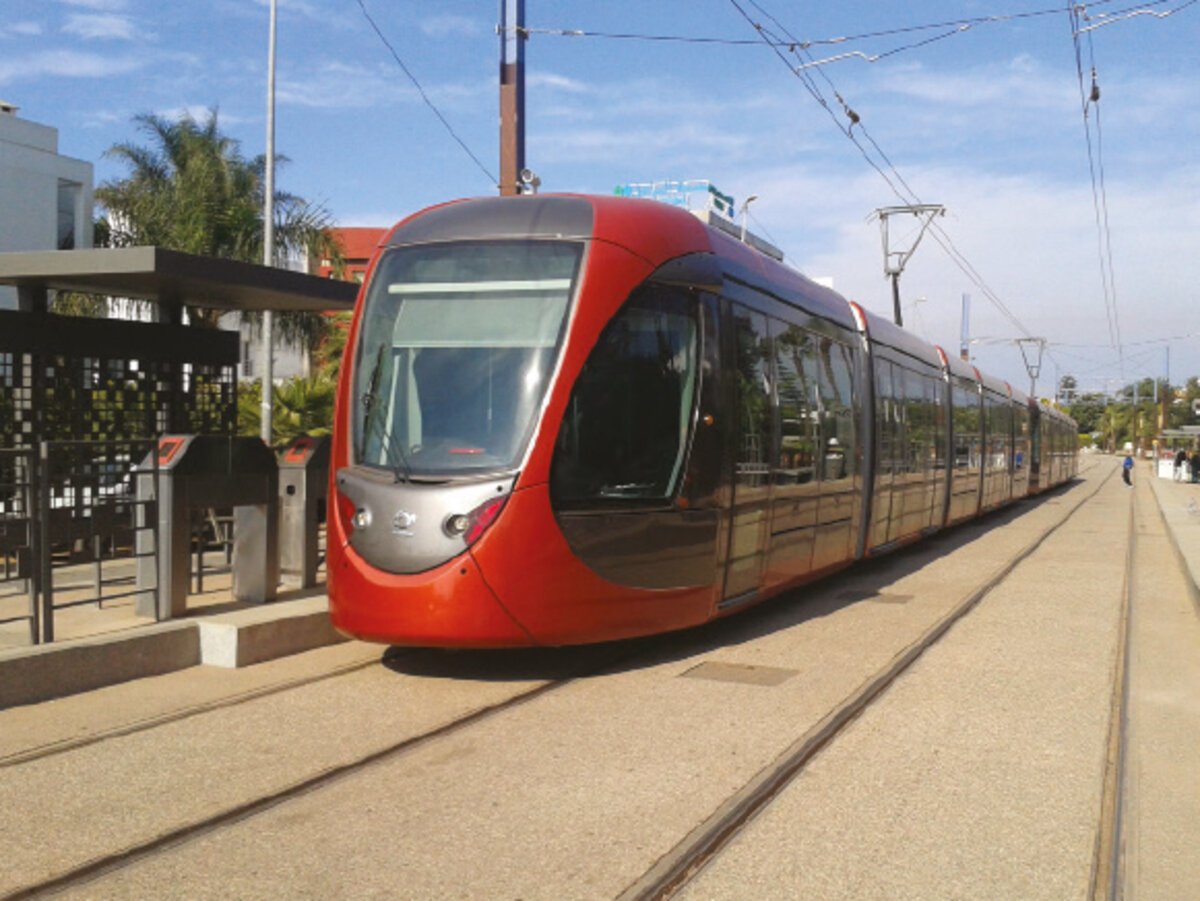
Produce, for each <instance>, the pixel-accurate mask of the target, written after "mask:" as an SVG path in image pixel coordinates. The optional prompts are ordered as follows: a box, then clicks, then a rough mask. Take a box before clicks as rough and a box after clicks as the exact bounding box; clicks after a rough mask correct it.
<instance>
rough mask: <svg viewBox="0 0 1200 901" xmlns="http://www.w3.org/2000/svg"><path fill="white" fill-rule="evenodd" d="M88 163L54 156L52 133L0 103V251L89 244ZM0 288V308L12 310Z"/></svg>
mask: <svg viewBox="0 0 1200 901" xmlns="http://www.w3.org/2000/svg"><path fill="white" fill-rule="evenodd" d="M92 177H93V176H92V164H91V163H85V162H84V161H83V160H76V159H72V158H71V157H68V156H62V155H60V154H59V152H58V129H56V128H51V127H49V126H48V125H39V124H37V123H36V122H29V121H27V120H25V119H21V118H18V117H17V107H15V106H13V105H12V104H11V103H5V102H4V101H2V100H0V252H7V251H16V250H56V249H58V250H69V249H71V248H76V247H79V248H85V247H91V246H92ZM16 305H17V292H16V289H15V288H10V287H8V286H6V285H0V309H15V308H16Z"/></svg>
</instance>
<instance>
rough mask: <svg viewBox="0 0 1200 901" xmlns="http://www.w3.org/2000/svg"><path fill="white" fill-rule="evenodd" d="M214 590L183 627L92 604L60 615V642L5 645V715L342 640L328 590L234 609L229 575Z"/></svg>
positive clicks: (0, 705) (197, 602)
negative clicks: (124, 685) (331, 613)
mask: <svg viewBox="0 0 1200 901" xmlns="http://www.w3.org/2000/svg"><path fill="white" fill-rule="evenodd" d="M208 586H209V587H208V590H207V591H205V592H204V593H203V594H202V595H198V596H195V597H194V598H193V597H189V608H190V609H189V615H188V616H187V617H185V618H181V619H178V620H171V621H167V622H162V623H155V622H153V621H152V620H148V619H147V618H145V617H139V616H137V615H136V613H135V611H134V608H133V604H132V602H128V601H127V602H124V603H118V604H109V605H108V606H106V607H103V608H99V607H97V606H95V605H88V606H86V607H77V608H69V609H67V610H63V611H59V612H58V613H57V614H56V616H55V630H56V633H57V634H58V635H59V636H61V637H62V640H60V641H55V642H53V643H51V644H43V645H36V646H33V647H28V646H26V647H11V646H10V647H4V646H3V644H0V709H4V708H7V707H15V706H18V705H22V704H37V703H40V702H42V701H47V700H50V699H53V698H60V697H64V696H66V695H70V694H77V693H79V692H86V691H92V690H95V689H97V688H102V687H104V686H106V685H115V684H117V683H119V682H126V681H129V680H131V679H140V678H144V677H147V676H158V675H162V674H164V673H170V672H174V671H177V670H181V669H187V668H188V667H193V666H202V665H203V666H218V667H227V668H228V667H243V666H251V665H253V664H255V663H261V662H263V661H266V660H273V659H276V658H278V657H284V656H288V655H291V654H298V653H300V652H302V651H307V650H311V649H313V648H317V647H323V646H325V645H330V644H335V643H337V642H340V641H343V640H344V638H343V636H341V635H339V634H338V633H337V632H336V631H334V629H333V627H332V626H331V625H330V624H329V616H328V612H327V611H328V601H327V599H326V596H325V589H324V585H318V586H317V587H316V588H313V589H308V590H304V591H291V592H288V591H284V592H283V593H282V594H281V595H280V600H278V601H275V602H273V603H270V604H246V603H238V602H235V601H234V600H233V598H232V595H231V594H230V590H229V578H228V574H223V575H222V574H218V575H217V576H216V577H215V578H210V579H209V580H208ZM19 628H20V629H22V630H23V629H24V628H25V626H24V624H21V625H20V627H19ZM10 631H11V632H13V633H15V630H10ZM7 637H8V639H9V644H10V645H11V643H12V639H13V634H9V635H8V636H7ZM26 640H27V639H26Z"/></svg>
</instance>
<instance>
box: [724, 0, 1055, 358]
mask: <svg viewBox="0 0 1200 901" xmlns="http://www.w3.org/2000/svg"><path fill="white" fill-rule="evenodd" d="M748 2H749V3H750V4H751V5H753V6H754V8H755V9H756V10H758V11H759V12H760V13H761V14H762V15H763V16H765V17H766V18H767V19H769V20H770V21H771V22H772V23H773V25H774V26H775V28H777V29H779V30H780V31H781V32H782V33H783V34H784V35H785V36H786V37H787V40H783V39H780V38H779V37H778V36H776V35H774V34H772V31H771V29H769V28H767V26H765V25H764V24H763V23H761V22H757V21H755V19H754V17H752V16H751V15H750V14H749V13H748V12H747V11H746V9H745V7H743V6H742V3H741V2H740V0H730V3H731V4H732V5H733V7H734V8H735V9H736V10H737V11H738V12H739V13H740V14H741V15H742V17H743V18H744V19H746V21H747V22H748V23H749V24H750V25H751V27H753V28H754V29H755V30H756V31H758V32H759V34H760V35H763V36H764V38H766V39H767V40H766V43H768V44H769V45H770V46H771V49H772V50H773V51H774V52H775V54H776V56H778V57H779V58H780V59H781V60H782V61H783V63H784V64H785V65H787V67H788V69H789V70H790V71H791V72H792V73H793V74H794V75H796V77H797V78H799V79H800V81H801V83H802V84H803V85H804V87H805V89H806V90H807V91H808V93H809V94H810V95H811V96H812V97H813V99H814V100H816V102H817V103H818V104H820V106H821V107H822V108H824V109H825V111H826V112H827V113H828V114H829V115H830V117H831V118H832V119H833V122H834V125H835V126H836V127H837V128H838V130H839V131H841V132H842V134H843V135H844V136H845V137H846V138H847V139H848V140H849V141H850V142H851V143H852V144H854V145H855V147H857V148H858V151H859V153H860V154H861V155H862V157H863V159H864V160H865V161H866V162H867V164H868V165H870V166H871V168H872V169H874V170H875V171H876V172H877V173H878V174H879V176H880V177H881V178H882V179H883V180H884V182H885V183H886V184H887V185H888V187H889V188H890V189H891V190H892V193H893V194H895V195H896V197H897V198H899V199H900V200H901V202H903V203H905V204H920V203H921V199H920V197H919V196H918V195H917V193H916V191H914V190H913V189H912V187H911V186H910V185H909V184H908V183H907V182H906V181H905V179H904V177H903V175H901V173H900V171H899V170H898V169H897V168H896V166H895V164H894V163H893V162H892V161H891V159H890V158H889V157H888V155H887V154H886V153H885V152H884V150H883V148H882V147H880V146H879V144H878V142H877V141H875V139H874V138H873V137H872V136H871V134H870V131H869V130H868V129H867V128H866V126H865V125H863V124H862V118H861V116H859V114H858V113H857V112H855V111H854V110H853V109H852V108H851V107H850V105H849V104H848V103H847V102H846V100H845V99H844V98H843V97H842V95H841V93H840V92H839V91H838V90H837V88H836V86H835V85H834V84H833V81H832V79H830V77H829V75H828V73H826V72H825V71H824V69H823V68H820V67H818V68H817V69H816V71H817V72H818V73H820V75H821V77H822V78H823V79H824V80H825V82H826V83H827V84H828V86H829V88H830V90H831V91H832V92H833V96H834V98H835V99H836V101H837V103H838V104H839V105H840V106H841V108H842V112H843V114H844V115H845V117H846V119H847V120H848V121H849V123H850V124H849V125H843V124H842V122H841V121H840V120H839V119H838V116H837V113H836V112H835V111H834V109H833V108H832V106H831V104H830V101H829V99H828V98H827V97H826V96H825V94H824V93H823V92H822V90H821V88H820V86H819V85H818V84H817V83H816V81H815V79H814V78H813V76H812V74H811V67H810V68H797V67H795V66H793V65H792V63H791V62H790V61H789V59H788V58H787V56H786V55H784V53H783V52H782V51H781V49H780V48H782V47H787V48H789V50H791V51H793V52H796V53H797V55H799V54H804V53H807V49H806V48H804V47H802V46H801V44H802V43H803V42H801V41H799V40H796V39H795V38H794V36H792V35H791V34H790V32H789V31H788V29H787V27H786V26H784V25H783V24H782V23H781V22H780V21H779V20H778V19H777V18H776V17H775V16H774V15H773V14H772V13H770V12H769V11H768V10H766V9H765V8H764V7H763V6H762V4H761V3H759V2H758V0H748ZM772 38H773V40H772ZM856 130H857V131H860V132H862V134H863V136H864V137H865V138H866V139H867V141H868V142H869V143H870V145H871V147H872V148H873V149H874V151H875V153H876V154H877V155H878V157H879V159H880V160H882V162H883V164H884V165H886V167H887V169H888V170H890V171H891V172H892V173H893V175H894V179H893V177H892V176H891V175H889V174H888V172H887V171H885V170H884V167H883V165H880V163H879V162H878V161H876V160H875V159H874V158H872V156H871V153H870V152H868V150H867V148H866V147H864V146H863V145H862V143H861V142H860V141H859V140H858V138H857V136H856V135H855V131H856ZM897 183H898V184H897ZM898 185H899V186H898ZM930 232H931V234H932V235H933V238H934V240H935V242H936V243H938V245H939V246H941V248H942V250H943V251H945V253H946V254H947V256H949V258H950V260H951V262H953V263H954V264H955V265H956V266H957V267H958V268H959V269H960V270H961V271H962V272H963V273H964V275H966V276H967V278H968V280H969V281H970V282H971V283H972V284H974V285H975V286H976V287H977V288H978V289H979V290H980V291H981V292H982V293H983V295H984V296H985V297H986V298H987V299H988V300H989V301H991V303H992V304H993V305H994V306H995V307H996V308H997V310H999V311H1000V313H1001V314H1002V315H1003V316H1004V317H1005V318H1006V319H1007V320H1008V321H1009V322H1010V323H1011V324H1012V325H1013V326H1014V327H1015V328H1016V329H1017V330H1018V331H1019V332H1020V333H1021V334H1022V335H1024V336H1026V337H1030V336H1031V333H1030V331H1029V330H1028V329H1027V328H1026V327H1025V326H1024V325H1023V324H1022V323H1021V322H1020V320H1018V319H1017V317H1016V316H1015V314H1013V312H1012V311H1011V310H1010V309H1009V308H1008V306H1007V304H1005V303H1004V302H1003V300H1001V299H1000V297H999V295H997V294H996V292H995V291H993V290H992V288H991V287H990V286H989V285H988V284H987V283H986V282H985V281H984V279H983V277H982V275H980V274H979V272H978V270H976V269H975V267H974V266H973V265H972V264H971V262H970V261H969V260H968V259H967V258H966V256H965V255H964V254H963V253H962V252H961V251H960V250H958V248H957V246H956V245H955V244H954V242H953V240H952V239H951V238H950V236H949V235H948V234H947V233H946V232H945V230H944V229H942V228H941V227H940V226H938V225H937V224H936V223H934V224H933V225H932V226H931V228H930Z"/></svg>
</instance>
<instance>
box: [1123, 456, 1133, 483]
mask: <svg viewBox="0 0 1200 901" xmlns="http://www.w3.org/2000/svg"><path fill="white" fill-rule="evenodd" d="M1132 475H1133V454H1128V453H1127V454H1126V455H1125V462H1124V463H1122V464H1121V478H1123V479H1124V480H1125V484H1126V485H1128V486H1129V487H1130V488H1132V487H1133V479H1131V478H1130V476H1132Z"/></svg>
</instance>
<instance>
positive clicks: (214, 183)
mask: <svg viewBox="0 0 1200 901" xmlns="http://www.w3.org/2000/svg"><path fill="white" fill-rule="evenodd" d="M134 122H135V123H136V125H137V127H138V130H139V131H140V132H141V133H142V134H143V135H144V136H146V137H147V138H148V139H149V140H148V143H147V144H145V145H141V144H135V143H121V144H116V145H114V146H113V147H111V148H110V149H109V150H108V151H107V153H106V156H109V157H111V158H113V159H116V160H118V161H119V162H122V163H124V164H125V165H126V166H127V167H128V169H129V175H128V176H126V177H125V178H122V179H117V180H114V181H108V182H105V183H104V184H102V185H101V186H100V187H99V188H97V189H96V199H97V200H98V201H99V202H100V204H101V205H102V206H103V207H104V209H105V210H106V211H107V217H105V218H104V219H103V220H102V223H101V225H100V228H99V229H98V234H100V235H104V236H107V243H108V244H109V245H110V246H113V247H126V246H130V245H135V244H153V245H157V246H159V247H166V248H169V249H171V250H180V251H184V252H186V253H194V254H199V255H201V256H210V257H221V258H225V259H232V260H242V261H244V262H251V263H256V262H261V261H262V259H263V240H264V239H263V232H264V228H263V206H264V203H263V201H264V197H265V193H264V192H265V183H266V179H265V173H266V157H265V156H263V155H260V156H257V157H255V158H253V159H249V160H248V159H246V158H245V157H244V156H243V155H242V152H241V149H240V147H239V145H238V142H237V141H235V140H234V139H233V138H230V137H229V136H227V135H225V134H222V133H221V130H220V128H219V125H218V121H217V110H216V109H211V110H209V111H208V115H207V116H206V117H204V118H202V119H200V120H197V119H196V118H194V117H193V116H192V115H191V114H189V113H184V114H183V115H182V116H180V117H179V118H178V119H176V120H171V119H167V118H165V117H163V116H158V115H154V114H151V113H146V114H142V115H139V116H136V117H134ZM283 162H286V158H284V157H279V156H277V157H276V166H278V165H279V164H280V163H283ZM330 224H331V218H330V215H329V213H328V211H327V210H325V208H324V207H322V206H320V205H319V204H311V203H309V202H307V201H305V200H303V199H302V198H300V197H297V196H296V195H294V194H289V193H287V192H284V191H276V192H275V195H274V235H275V255H276V259H277V260H279V261H283V260H286V259H288V258H289V257H293V256H297V255H302V254H307V255H320V256H322V257H326V258H332V259H334V260H335V261H340V260H341V257H342V254H341V250H340V248H339V247H338V246H337V243H336V241H335V240H334V238H333V235H332V233H331V231H330V229H329V226H330ZM189 315H190V317H191V318H192V321H194V322H197V323H199V324H204V325H209V326H215V325H216V321H217V319H218V318H219V315H220V313H219V311H215V310H207V309H204V308H202V307H198V308H189ZM283 318H284V319H286V317H283Z"/></svg>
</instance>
